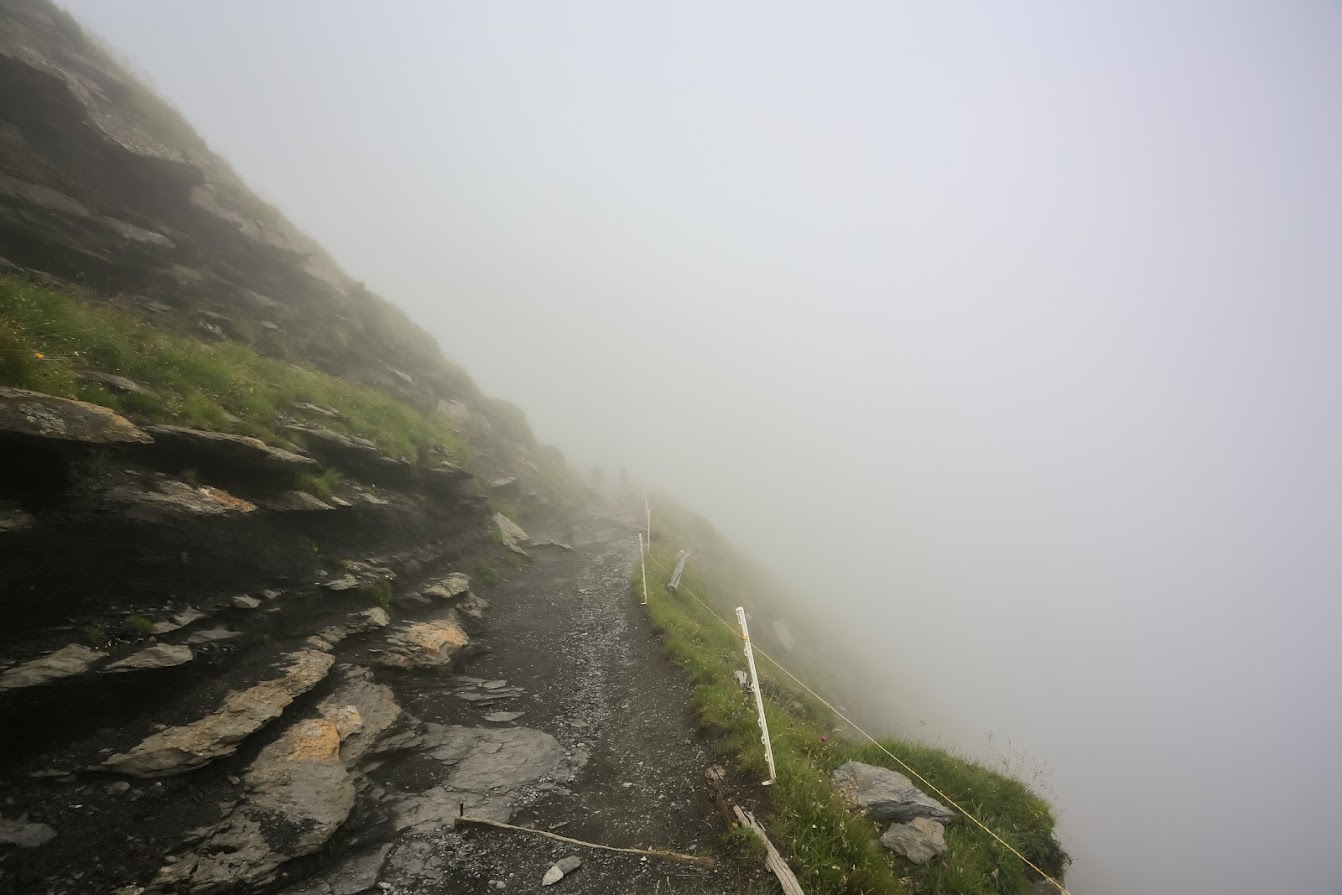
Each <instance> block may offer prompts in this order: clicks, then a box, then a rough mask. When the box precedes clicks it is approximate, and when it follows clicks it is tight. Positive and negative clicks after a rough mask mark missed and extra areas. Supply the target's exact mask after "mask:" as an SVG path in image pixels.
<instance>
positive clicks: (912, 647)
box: [67, 0, 1342, 895]
mask: <svg viewBox="0 0 1342 895" xmlns="http://www.w3.org/2000/svg"><path fill="white" fill-rule="evenodd" d="M67 5H68V6H69V7H70V8H71V9H72V11H74V12H75V13H76V14H77V15H78V16H79V17H80V18H81V19H83V20H84V21H85V22H86V23H87V24H89V25H90V26H91V27H92V28H93V29H94V30H95V31H97V32H98V33H100V34H101V35H103V36H104V37H106V38H107V39H108V40H109V41H110V43H112V44H113V45H114V46H115V47H116V48H118V49H120V50H121V51H123V52H124V53H125V54H126V55H127V56H128V57H130V59H131V60H132V61H133V63H134V65H135V66H136V68H137V69H138V70H140V71H141V72H143V73H145V74H146V75H148V76H149V78H150V79H151V80H152V82H153V83H154V84H155V85H156V86H157V87H158V88H159V89H160V90H161V92H163V93H164V94H165V95H166V96H167V97H168V98H169V99H171V100H173V101H174V102H176V103H177V104H178V105H179V106H180V107H181V108H182V109H183V111H184V112H185V113H186V114H187V115H188V117H189V118H191V120H192V121H193V122H194V123H195V124H196V125H197V126H198V129H199V130H200V131H201V132H202V134H203V135H204V136H205V137H206V138H207V139H208V140H209V142H210V143H211V145H213V146H214V147H215V148H216V149H218V150H219V151H220V152H221V153H222V154H224V155H225V156H226V157H228V158H229V159H230V160H231V161H232V162H233V163H234V164H235V166H236V167H237V168H238V170H239V171H240V172H241V173H242V174H243V176H244V177H245V178H246V179H247V180H248V181H249V182H250V183H251V184H253V185H254V186H255V187H256V188H257V190H258V191H259V192H260V193H261V194H263V195H264V196H266V197H267V198H269V199H271V200H272V201H274V202H276V203H277V204H279V205H280V206H281V207H282V208H283V209H284V210H285V211H286V212H287V213H288V214H289V215H290V217H291V218H292V219H293V220H294V221H295V222H296V223H298V224H299V225H300V226H302V227H303V228H305V229H306V230H308V231H309V232H311V233H312V234H313V235H314V236H316V237H317V238H318V239H319V240H321V241H322V242H323V243H324V244H325V245H326V246H327V247H328V248H329V249H330V250H331V251H332V253H333V254H334V255H335V256H336V257H337V259H339V260H340V262H341V263H342V264H343V265H344V266H345V267H346V268H347V269H348V270H349V271H350V273H351V274H353V275H354V276H356V277H359V278H361V279H363V280H365V281H366V282H367V283H368V284H369V286H370V287H372V288H373V289H375V290H377V291H379V292H381V293H383V294H385V295H387V296H388V297H389V298H391V299H392V300H394V301H395V302H397V303H398V304H400V305H401V306H402V307H403V308H405V309H406V310H407V311H409V312H410V313H411V315H412V316H413V317H415V318H416V319H417V320H418V321H419V322H421V323H422V324H424V325H425V326H426V327H427V328H428V329H429V330H431V331H432V332H433V333H434V334H435V335H436V336H437V337H438V339H439V341H440V342H441V344H442V345H443V348H444V350H445V351H446V352H447V353H448V354H449V355H450V356H451V357H453V358H455V359H457V360H459V361H461V362H463V363H464V364H465V365H466V366H467V367H468V368H469V369H470V370H471V372H472V373H473V374H475V376H476V377H477V378H478V380H479V381H480V383H481V384H482V386H483V387H484V388H485V389H487V390H488V391H490V392H491V393H494V394H497V395H500V396H504V397H508V398H510V399H513V400H515V401H516V402H517V403H519V404H521V405H522V406H523V407H524V408H525V409H526V411H527V412H528V414H529V415H530V417H531V419H532V421H533V424H534V427H535V428H536V430H537V432H538V433H539V434H540V435H541V436H542V437H543V438H545V439H547V440H550V441H553V442H555V443H557V444H558V445H560V446H561V447H562V448H564V449H565V450H566V451H567V452H568V453H569V455H570V456H572V457H574V458H575V459H576V460H578V461H579V462H581V463H583V464H588V463H592V462H601V463H603V464H606V465H607V466H610V467H616V466H621V465H627V466H628V467H629V468H630V470H631V471H632V472H633V473H634V474H635V475H636V476H638V477H640V478H642V479H645V480H648V481H653V482H656V483H660V484H662V485H664V486H666V487H667V488H669V489H670V490H672V491H674V492H676V493H677V494H679V495H681V496H682V497H683V498H684V500H685V501H686V502H687V503H690V504H691V505H694V506H696V507H697V508H699V509H701V510H703V511H704V512H705V513H706V514H707V515H709V516H710V517H712V518H713V519H714V520H715V521H716V522H717V523H719V526H720V527H721V528H722V529H723V530H724V531H726V532H727V533H728V534H729V535H730V536H731V537H733V538H734V539H735V540H736V541H738V542H739V543H741V544H743V545H745V546H746V547H748V548H749V549H750V550H751V551H752V552H754V553H755V554H756V555H758V556H760V557H762V558H764V559H766V560H770V561H772V562H773V563H774V564H775V567H776V568H777V569H779V570H780V572H782V573H784V574H787V575H790V576H793V577H795V579H796V580H797V581H798V582H799V583H801V584H802V585H804V586H807V587H809V588H810V592H811V593H812V594H814V595H815V598H816V599H817V600H818V601H820V600H823V601H825V603H826V605H827V607H829V609H830V610H831V611H832V612H833V613H834V616H835V617H836V618H838V619H840V620H843V623H844V624H845V625H847V627H848V629H849V630H850V631H851V635H850V636H851V638H852V641H853V642H854V643H856V644H858V645H859V647H860V649H861V650H863V651H864V652H865V654H866V655H867V656H868V657H869V658H870V659H871V661H872V664H873V666H874V667H876V668H879V669H881V671H882V673H883V675H884V679H882V680H873V681H871V682H870V684H869V685H868V689H869V690H870V691H872V692H877V693H879V694H881V697H882V698H885V699H886V704H887V705H888V712H889V718H890V720H891V722H892V723H894V724H895V725H896V726H901V728H903V729H911V730H912V731H913V732H915V733H921V734H923V735H929V736H941V737H942V738H943V740H944V741H949V742H954V743H957V744H959V745H960V746H961V747H962V748H965V749H967V750H970V751H975V752H979V753H982V754H990V753H991V750H992V749H994V748H996V745H997V744H1000V743H1001V742H1002V741H1003V740H1004V739H1006V738H1010V739H1011V740H1012V741H1013V743H1014V744H1015V746H1016V747H1018V748H1024V749H1026V750H1027V751H1028V752H1029V753H1030V754H1032V755H1034V756H1038V757H1039V759H1040V760H1041V761H1045V762H1048V763H1051V764H1052V765H1053V766H1054V768H1055V770H1054V774H1053V777H1052V780H1051V782H1052V785H1053V787H1054V789H1055V790H1056V792H1057V801H1058V803H1059V805H1060V806H1061V807H1062V809H1063V816H1064V830H1065V835H1066V841H1067V845H1068V846H1069V847H1070V848H1071V850H1072V851H1073V853H1074V854H1075V855H1076V857H1077V859H1078V863H1077V866H1076V867H1075V869H1074V872H1073V873H1072V874H1071V876H1070V879H1069V882H1070V887H1071V888H1072V890H1073V891H1074V892H1076V893H1077V895H1118V893H1139V892H1140V893H1167V892H1168V893H1180V895H1184V893H1218V895H1221V893H1231V895H1234V893H1244V895H1262V893H1266V892H1291V893H1293V895H1296V893H1320V895H1337V893H1340V892H1342V856H1340V853H1339V850H1338V848H1337V845H1336V843H1337V840H1338V837H1339V835H1342V822H1339V821H1338V820H1337V819H1336V815H1335V814H1333V813H1331V812H1333V811H1335V809H1336V806H1337V805H1338V803H1339V802H1340V801H1342V760H1340V759H1342V465H1340V464H1342V3H1338V2H1323V0H1319V2H1280V3H1233V2H1215V3H1212V2H1205V3H1110V4H1106V5H1105V6H1104V7H1103V8H1102V7H1100V6H1099V5H1098V4H1093V3H1062V2H1041V3H1028V4H960V3H950V2H936V3H925V4H923V5H921V6H917V7H915V6H900V5H896V4H884V3H872V4H866V5H859V4H849V5H839V4H830V3H824V4H821V3H816V4H813V5H797V4H792V3H780V2H774V3H767V4H766V3H753V4H720V3H712V4H695V3H685V2H682V3H675V4H657V5H653V4H629V3H609V4H600V3H586V2H576V0H568V2H564V3H508V4H504V3H485V2H481V3H473V4H463V3H451V4H449V3H440V2H418V3H412V2H397V3H385V4H374V3H372V2H364V3H353V2H344V3H341V2H329V0H322V2H317V0H309V2H265V3H262V2H236V0H235V2H228V3H224V2H216V3H208V4H207V3H204V2H195V3H182V2H180V0H153V2H151V0H134V2H132V0H125V2H118V3H109V2H107V0H68V2H67ZM897 690H899V691H904V692H905V693H913V694H916V695H915V696H907V697H904V696H897V694H896V691H897ZM915 703H916V704H919V705H923V706H933V707H934V709H933V711H935V712H936V715H935V716H934V717H930V718H929V717H927V714H928V713H927V711H925V710H924V709H922V708H919V709H917V710H916V711H915V710H914V709H913V708H912V706H913V705H914V704H915ZM919 720H926V721H928V727H927V728H921V727H919V726H918V725H917V724H916V722H917V721H919ZM985 731H992V732H993V734H994V740H993V743H992V744H988V743H987V742H986V738H985V736H984V732H985Z"/></svg>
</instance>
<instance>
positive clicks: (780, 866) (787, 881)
mask: <svg viewBox="0 0 1342 895" xmlns="http://www.w3.org/2000/svg"><path fill="white" fill-rule="evenodd" d="M733 810H735V812H736V819H737V820H739V821H740V822H741V825H742V826H745V827H749V828H750V829H751V830H754V831H755V835H756V836H759V837H760V841H762V842H763V843H764V849H765V851H767V852H768V853H769V856H768V857H767V858H766V859H765V861H764V866H765V867H768V868H769V869H770V870H772V871H773V874H774V876H776V877H778V882H779V883H781V884H782V886H783V895H806V893H805V892H803V891H802V889H801V883H799V882H797V877H796V876H795V875H793V873H792V868H791V867H789V866H788V865H787V861H784V860H783V856H782V855H780V854H779V853H778V849H776V848H774V844H773V843H772V842H770V841H769V837H768V836H766V835H765V833H764V827H762V826H760V822H759V821H757V820H755V815H753V814H751V813H750V812H749V811H743V810H742V809H741V806H740V805H735V806H733Z"/></svg>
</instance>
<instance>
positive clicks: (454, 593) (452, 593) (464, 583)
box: [421, 572, 471, 600]
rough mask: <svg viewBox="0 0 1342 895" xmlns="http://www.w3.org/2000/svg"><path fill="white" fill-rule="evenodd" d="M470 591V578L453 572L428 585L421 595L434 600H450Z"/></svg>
mask: <svg viewBox="0 0 1342 895" xmlns="http://www.w3.org/2000/svg"><path fill="white" fill-rule="evenodd" d="M470 589H471V576H469V575H465V574H462V573H461V572H453V573H452V574H451V575H448V576H447V577H446V578H443V579H442V580H440V581H435V582H434V583H432V584H430V585H429V586H428V587H426V588H424V590H423V591H421V593H422V594H423V595H424V596H426V597H431V598H433V599H436V600H452V599H455V598H456V597H459V596H461V595H462V594H464V593H467V592H469V591H470Z"/></svg>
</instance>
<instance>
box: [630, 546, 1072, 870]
mask: <svg viewBox="0 0 1342 895" xmlns="http://www.w3.org/2000/svg"><path fill="white" fill-rule="evenodd" d="M648 559H651V560H652V562H653V565H655V566H657V568H659V569H661V570H662V571H663V572H664V573H666V574H668V575H669V574H671V573H670V571H669V570H668V569H667V568H666V566H664V565H662V564H661V563H660V562H658V561H657V559H656V557H654V556H653V555H652V551H648ZM680 589H681V590H683V591H685V592H686V593H687V594H689V595H690V596H691V597H693V598H694V600H695V602H696V603H698V604H699V605H700V606H702V607H704V609H706V610H708V614H709V615H711V616H713V617H714V618H715V619H717V620H718V621H720V622H722V624H723V625H724V626H726V628H727V630H729V631H731V632H732V633H733V634H735V635H736V637H737V639H738V640H739V639H742V637H741V632H740V631H739V630H738V629H737V628H736V626H735V625H733V624H732V623H731V622H729V621H727V620H726V619H725V618H723V617H722V616H720V615H718V613H717V611H716V610H715V609H714V608H713V607H712V606H709V605H708V604H707V603H705V602H704V601H703V600H701V599H699V595H698V594H696V593H695V592H694V591H693V590H691V589H690V587H689V585H686V584H681V585H680ZM644 599H647V596H646V594H645V595H644ZM751 646H752V647H754V650H755V652H757V653H759V654H760V655H761V656H763V657H764V658H766V659H768V660H769V661H770V662H772V663H773V665H774V667H776V668H777V669H778V670H779V671H781V672H783V673H784V674H786V675H787V676H788V677H790V678H792V680H794V681H795V682H796V683H797V684H798V686H800V687H801V688H802V689H803V690H805V691H806V692H807V693H810V694H811V695H812V696H814V697H815V698H816V699H818V700H819V701H820V703H821V704H822V705H824V706H825V707H826V708H827V709H829V710H830V711H831V712H833V713H834V714H835V716H837V717H838V718H839V719H841V720H842V721H843V722H844V723H846V724H847V725H848V726H850V727H852V728H853V729H854V730H856V731H857V732H858V733H860V734H862V735H863V736H864V737H866V738H867V739H868V740H870V741H871V743H872V745H873V746H875V747H876V748H877V749H880V750H881V751H882V752H884V753H885V754H886V755H888V756H890V757H891V758H892V759H894V760H895V761H896V762H897V763H898V764H899V766H900V767H902V768H903V769H904V770H906V771H908V772H909V773H910V774H912V775H913V776H914V777H916V778H918V782H919V783H922V784H923V785H924V786H926V787H927V788H928V789H930V790H932V792H933V793H935V794H936V795H937V796H938V797H939V798H941V800H942V801H944V802H946V803H947V804H949V805H950V806H951V807H952V808H954V809H955V810H956V811H959V812H960V813H961V814H963V815H964V816H965V817H967V818H969V819H970V820H971V821H973V822H974V824H975V825H976V826H977V827H978V828H979V829H981V830H983V832H985V833H987V834H988V835H989V836H991V837H993V838H994V839H996V840H997V841H998V842H1000V843H1001V844H1002V845H1003V846H1004V847H1005V848H1006V849H1007V850H1008V851H1010V852H1011V853H1012V854H1013V855H1015V856H1016V857H1018V858H1020V859H1021V860H1022V861H1023V862H1025V866H1027V867H1029V868H1030V869H1031V870H1033V871H1034V872H1035V873H1037V874H1039V875H1040V876H1042V877H1043V878H1044V879H1046V880H1048V881H1049V882H1050V883H1052V884H1053V885H1054V886H1056V887H1057V889H1058V891H1059V892H1061V893H1062V895H1071V893H1070V892H1068V891H1067V889H1066V887H1064V886H1063V884H1062V883H1060V882H1058V881H1057V880H1056V879H1054V878H1053V877H1051V876H1049V875H1048V874H1047V873H1045V872H1044V871H1043V870H1040V869H1039V867H1038V866H1037V865H1036V864H1035V863H1034V862H1033V861H1031V860H1030V859H1029V858H1027V857H1025V855H1023V854H1021V853H1020V852H1019V851H1017V850H1016V848H1015V846H1013V845H1012V844H1011V843H1010V842H1007V841H1006V840H1005V839H1003V838H1002V837H1001V836H998V835H997V834H996V833H994V832H993V831H992V830H991V829H990V828H989V827H988V825H987V824H985V823H983V821H981V820H979V819H978V818H977V817H975V816H974V815H973V814H970V813H969V812H968V811H966V810H965V809H964V808H962V807H961V806H960V805H959V803H957V802H956V801H955V800H954V799H952V798H951V797H950V796H948V795H946V794H945V793H944V792H942V791H941V790H940V789H938V788H937V787H936V786H934V785H933V784H932V783H931V782H929V781H928V779H927V778H926V777H924V776H923V775H922V774H920V773H918V772H917V771H916V770H914V769H913V768H912V767H910V766H909V764H908V762H906V761H904V759H902V758H900V757H899V756H898V755H896V754H895V753H893V752H891V751H890V750H889V749H887V748H885V746H884V745H882V743H881V742H880V740H878V739H876V737H874V736H872V735H871V734H869V733H867V732H866V731H865V730H863V729H862V728H861V727H859V726H858V725H857V723H856V722H854V721H853V720H852V719H850V718H849V717H848V716H847V715H845V714H844V713H843V712H841V711H839V710H838V709H837V708H835V707H834V706H833V705H831V704H830V702H829V700H827V699H825V697H823V696H821V695H820V694H819V693H817V692H815V691H814V690H812V689H811V688H810V687H808V686H806V682H805V681H803V680H802V679H801V678H799V677H797V676H796V675H795V674H793V673H792V672H790V671H788V670H787V669H786V668H784V667H783V664H782V663H781V662H779V661H778V660H777V659H775V658H774V657H773V656H771V655H769V654H768V653H766V652H765V651H764V650H762V649H760V648H759V647H758V646H756V645H755V643H754V641H751Z"/></svg>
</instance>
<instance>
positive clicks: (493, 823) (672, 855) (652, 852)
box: [453, 814, 718, 870]
mask: <svg viewBox="0 0 1342 895" xmlns="http://www.w3.org/2000/svg"><path fill="white" fill-rule="evenodd" d="M453 822H454V823H455V824H457V825H458V826H460V825H461V824H475V825H477V826H482V827H496V828H497V829H500V830H513V831H515V832H518V833H533V834H535V835H537V836H544V837H545V838H546V839H555V840H558V841H559V842H567V843H568V844H569V845H581V846H583V847H585V848H599V849H602V850H603V851H614V852H620V853H621V854H626V855H641V856H643V857H648V858H660V859H661V860H663V861H674V862H675V863H677V864H689V865H691V866H694V867H702V868H704V869H705V870H712V869H713V868H714V867H716V866H717V863H718V862H717V861H715V860H713V859H712V858H703V857H700V856H699V855H682V854H680V853H679V852H673V851H658V850H656V849H645V848H616V847H615V846H613V845H602V844H600V843H599V842H584V841H582V840H581V839H570V838H569V837H567V836H560V835H559V834H558V833H548V832H546V831H545V830H533V829H532V828H531V827H519V826H514V825H513V824H505V823H503V822H502V821H497V820H488V819H486V818H483V817H471V816H470V815H465V814H463V815H462V816H461V817H458V818H456V819H455V820H454V821H453Z"/></svg>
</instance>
